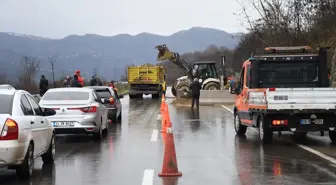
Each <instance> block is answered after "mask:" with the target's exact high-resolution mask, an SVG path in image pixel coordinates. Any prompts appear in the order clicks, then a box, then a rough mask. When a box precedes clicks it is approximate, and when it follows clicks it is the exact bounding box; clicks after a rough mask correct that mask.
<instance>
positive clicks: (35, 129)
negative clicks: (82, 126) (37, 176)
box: [0, 85, 56, 179]
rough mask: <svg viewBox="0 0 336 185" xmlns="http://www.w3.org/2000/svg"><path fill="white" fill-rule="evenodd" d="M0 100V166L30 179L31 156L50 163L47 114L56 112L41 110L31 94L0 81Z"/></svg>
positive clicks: (51, 150)
mask: <svg viewBox="0 0 336 185" xmlns="http://www.w3.org/2000/svg"><path fill="white" fill-rule="evenodd" d="M0 102H1V106H0V168H6V167H7V168H8V169H15V170H16V173H17V175H18V177H19V178H20V179H30V177H31V176H32V173H33V168H34V159H35V158H37V157H40V156H41V157H42V160H43V162H44V163H46V164H52V163H54V160H55V138H54V129H53V127H52V125H51V122H50V121H49V120H48V119H47V116H51V115H54V114H55V113H56V112H55V111H54V110H52V109H44V110H42V109H41V107H40V106H39V105H38V103H37V102H36V100H35V99H34V98H33V96H32V95H31V94H29V93H28V92H26V91H23V90H16V89H14V88H13V87H12V86H11V85H0Z"/></svg>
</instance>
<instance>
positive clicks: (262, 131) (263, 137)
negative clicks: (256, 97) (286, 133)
mask: <svg viewBox="0 0 336 185" xmlns="http://www.w3.org/2000/svg"><path fill="white" fill-rule="evenodd" d="M265 121H266V120H265V119H264V117H263V116H260V117H259V119H258V126H259V138H260V141H261V142H262V143H263V144H270V143H272V139H273V131H272V130H271V129H270V128H269V126H268V125H267V122H265Z"/></svg>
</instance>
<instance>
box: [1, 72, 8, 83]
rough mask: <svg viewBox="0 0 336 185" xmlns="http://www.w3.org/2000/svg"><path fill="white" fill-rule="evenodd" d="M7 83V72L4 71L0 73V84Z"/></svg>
mask: <svg viewBox="0 0 336 185" xmlns="http://www.w3.org/2000/svg"><path fill="white" fill-rule="evenodd" d="M6 83H9V80H8V78H7V74H6V73H1V74H0V84H6Z"/></svg>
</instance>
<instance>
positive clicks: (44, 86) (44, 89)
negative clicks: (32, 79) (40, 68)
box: [40, 75, 49, 97]
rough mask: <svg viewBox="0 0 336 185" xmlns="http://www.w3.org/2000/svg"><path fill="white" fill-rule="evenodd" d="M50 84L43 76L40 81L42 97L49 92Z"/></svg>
mask: <svg viewBox="0 0 336 185" xmlns="http://www.w3.org/2000/svg"><path fill="white" fill-rule="evenodd" d="M48 86H49V82H48V80H47V79H46V78H45V76H44V75H41V79H40V96H41V97H42V96H43V95H44V93H46V92H47V91H48Z"/></svg>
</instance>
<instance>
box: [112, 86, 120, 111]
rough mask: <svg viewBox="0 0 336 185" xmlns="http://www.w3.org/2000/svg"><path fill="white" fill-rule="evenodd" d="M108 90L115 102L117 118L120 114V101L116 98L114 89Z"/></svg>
mask: <svg viewBox="0 0 336 185" xmlns="http://www.w3.org/2000/svg"><path fill="white" fill-rule="evenodd" d="M109 90H110V92H111V94H112V96H113V98H114V99H115V102H116V108H117V116H119V115H120V113H121V101H120V99H119V97H118V96H117V93H116V92H115V90H114V89H112V88H109Z"/></svg>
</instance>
